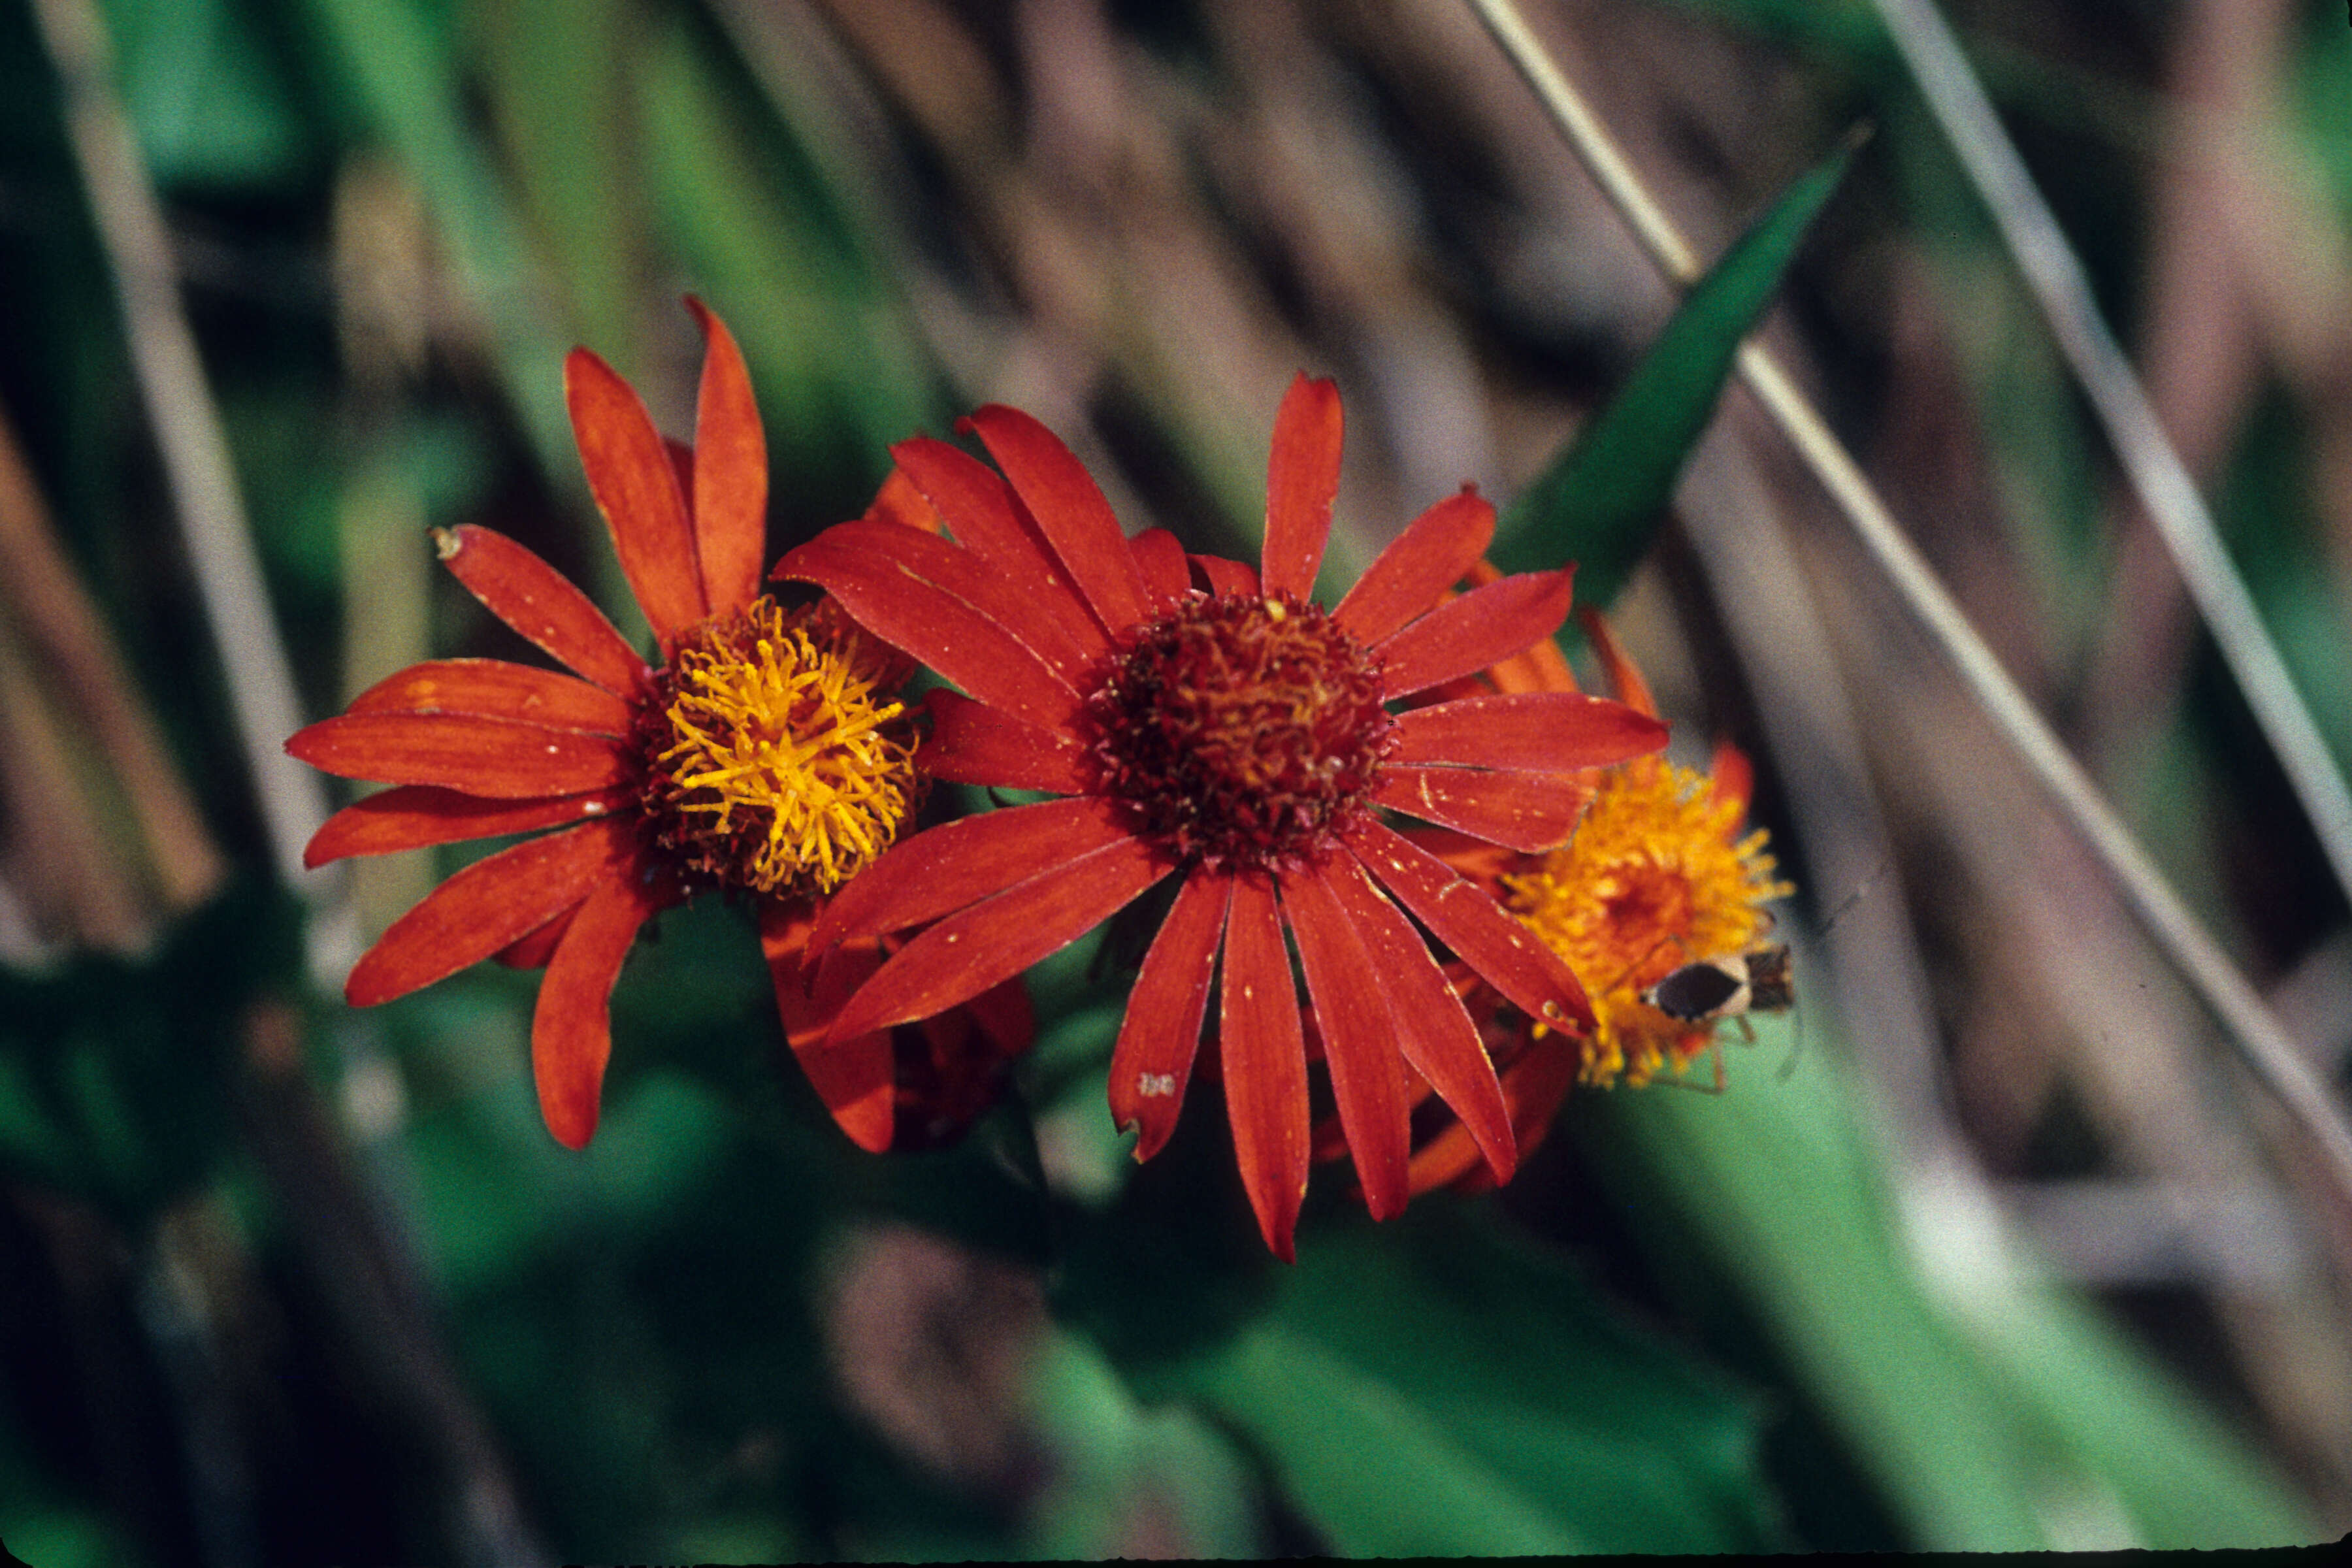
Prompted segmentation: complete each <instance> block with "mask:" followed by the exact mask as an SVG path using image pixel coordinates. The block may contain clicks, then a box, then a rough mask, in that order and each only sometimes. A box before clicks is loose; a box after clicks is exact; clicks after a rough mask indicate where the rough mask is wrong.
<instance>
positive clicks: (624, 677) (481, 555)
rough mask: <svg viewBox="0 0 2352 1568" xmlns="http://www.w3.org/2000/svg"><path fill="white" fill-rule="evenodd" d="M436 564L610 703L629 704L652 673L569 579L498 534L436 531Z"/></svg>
mask: <svg viewBox="0 0 2352 1568" xmlns="http://www.w3.org/2000/svg"><path fill="white" fill-rule="evenodd" d="M433 544H434V548H435V549H436V551H437V552H439V554H440V557H441V563H442V564H443V565H444V566H446V567H447V568H449V571H450V573H451V574H452V575H454V576H455V577H456V578H457V581H458V582H460V583H463V584H465V585H466V587H467V591H468V592H470V593H471V594H472V595H474V597H476V598H477V599H479V600H480V601H481V602H482V605H483V607H484V608H485V609H487V610H488V611H489V612H490V614H492V615H494V616H498V618H499V619H500V620H502V621H504V622H506V624H507V625H509V626H512V627H513V628H514V629H515V630H516V631H518V632H520V634H522V636H523V637H525V638H526V639H528V640H529V641H530V642H531V643H532V644H534V645H535V646H537V647H541V648H542V649H544V650H545V651H546V652H548V653H549V654H551V655H552V656H553V657H555V658H559V659H561V660H562V661H563V662H564V663H565V664H567V665H569V666H570V667H571V668H573V669H574V670H577V671H578V672H579V673H580V674H582V675H584V676H586V677H587V678H588V679H590V680H593V681H594V682H595V683H596V684H597V685H599V686H601V687H603V688H604V689H605V690H607V691H609V692H612V693H613V694H614V696H616V697H635V695H636V694H637V692H638V691H639V690H640V689H642V688H643V686H644V684H645V680H646V676H647V675H648V674H650V673H651V672H650V671H649V670H647V669H646V661H645V660H644V659H642V658H638V657H637V650H636V649H635V648H633V647H630V646H629V640H628V639H627V638H626V637H623V636H622V635H621V634H620V633H619V632H617V631H615V630H614V629H613V623H612V622H610V621H608V620H606V619H605V618H604V611H602V610H600V609H598V608H597V607H596V606H595V605H594V603H593V601H591V600H590V599H589V597H588V595H585V594H583V593H582V592H581V591H580V590H579V589H578V588H576V587H574V586H572V580H571V579H570V578H569V577H566V576H565V575H564V574H562V573H561V572H558V571H557V570H556V569H555V568H554V567H552V566H550V565H549V564H548V563H546V562H544V561H542V560H541V559H540V558H539V557H538V556H537V555H536V554H534V553H532V552H530V551H529V550H527V549H525V548H524V547H523V546H521V545H520V544H517V543H516V542H514V541H513V540H511V539H509V538H508V537H507V536H506V535H505V534H503V533H499V532H495V531H492V530H490V529H487V528H478V527H476V526H475V525H474V524H472V523H463V524H460V525H459V526H458V527H456V528H446V529H436V530H435V531H434V533H433Z"/></svg>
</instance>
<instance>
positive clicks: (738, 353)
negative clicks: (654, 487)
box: [686, 294, 768, 615]
mask: <svg viewBox="0 0 2352 1568" xmlns="http://www.w3.org/2000/svg"><path fill="white" fill-rule="evenodd" d="M686 308H687V309H688V310H691V311H693V312H694V319H695V321H698V322H699V323H700V324H701V327H702V335H703V337H704V338H705V339H707V340H708V346H707V347H706V348H705V349H704V350H703V355H702V387H701V392H700V395H699V396H698V400H697V402H696V405H695V411H694V484H693V488H692V489H689V490H688V492H687V493H688V494H689V495H690V496H692V497H693V498H694V506H693V512H694V545H695V551H696V553H697V554H698V557H699V558H700V561H701V564H702V589H703V594H704V596H705V597H707V598H708V599H709V601H710V610H711V613H712V614H713V615H728V614H730V613H732V612H734V611H737V610H740V609H742V608H743V607H745V606H746V605H749V604H751V601H752V600H754V599H756V598H758V597H759V596H760V565H761V556H762V555H764V554H766V553H767V549H768V437H767V434H766V433H765V432H764V431H762V430H761V428H760V408H759V405H757V404H756V403H754V402H752V400H751V373H750V372H749V371H747V370H745V369H744V368H743V351H742V350H741V349H740V348H737V347H736V346H735V334H734V333H732V332H730V331H728V330H727V323H726V322H724V321H720V320H719V317H718V315H717V314H716V313H715V312H714V311H712V310H711V309H710V308H709V306H707V305H705V304H704V303H703V302H702V301H701V300H698V299H696V298H695V297H694V296H693V295H691V294H689V295H688V296H687V297H686Z"/></svg>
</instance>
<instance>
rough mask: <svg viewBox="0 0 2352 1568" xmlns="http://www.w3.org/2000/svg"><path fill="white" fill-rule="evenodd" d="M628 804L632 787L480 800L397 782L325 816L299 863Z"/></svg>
mask: <svg viewBox="0 0 2352 1568" xmlns="http://www.w3.org/2000/svg"><path fill="white" fill-rule="evenodd" d="M634 805H635V791H634V790H629V789H608V790H598V791H597V792H596V793H595V794H593V795H560V796H557V797H554V798H552V799H548V800H512V801H509V800H485V799H483V798H482V797H481V796H479V795H466V794H463V793H461V792H460V791H457V790H453V789H440V788H437V787H436V786H434V785H432V784H402V785H401V786H399V787H398V788H397V789H388V790H384V791H383V792H382V793H380V794H376V795H370V796H368V797H367V798H366V799H365V800H362V801H360V802H358V803H356V804H354V805H347V806H345V807H343V809H342V810H341V811H339V812H337V813H335V815H334V816H331V817H329V818H327V820H326V823H325V824H324V825H323V826H320V829H319V831H318V832H317V833H316V834H314V835H312V836H311V838H310V843H309V844H308V845H306V846H304V847H303V850H302V864H304V865H305V866H312V867H317V866H325V865H329V864H331V863H332V862H334V861H337V860H342V859H347V858H350V857H352V856H354V855H390V854H393V853H394V852H396V851H398V850H402V849H422V848H424V847H425V846H427V845H431V844H458V843H462V842H464V841H465V840H467V839H468V838H495V837H498V836H499V835H500V834H504V833H524V832H528V831H529V830H530V829H531V828H534V827H553V826H558V825H560V824H564V823H573V822H589V821H593V820H594V819H595V818H597V817H600V816H613V815H614V814H615V813H618V812H623V811H626V810H629V809H631V808H632V807H633V806H634Z"/></svg>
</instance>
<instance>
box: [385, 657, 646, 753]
mask: <svg viewBox="0 0 2352 1568" xmlns="http://www.w3.org/2000/svg"><path fill="white" fill-rule="evenodd" d="M350 711H351V712H353V713H471V714H474V715H476V716H478V717H479V718H484V719H511V720H515V721H520V722H521V723H525V724H544V725H546V726H547V727H548V728H549V729H551V730H583V731H587V732H589V733H591V734H596V735H613V736H622V735H626V734H627V733H628V732H629V731H630V728H631V726H632V723H633V721H634V716H633V714H632V713H631V711H630V709H629V705H628V704H627V703H625V702H624V701H622V700H620V699H619V698H617V697H615V696H614V695H613V694H612V693H611V692H609V691H607V690H605V689H604V688H603V687H601V686H592V685H590V684H589V683H588V682H587V681H584V680H580V679H575V678H573V677H572V676H569V675H558V674H557V673H556V672H555V671H553V670H551V669H535V668H531V667H530V665H527V664H509V663H508V662H507V661H506V660H504V659H499V658H436V659H431V660H428V661H427V662H425V663H424V664H412V665H410V666H409V667H408V668H406V669H404V670H401V671H399V672H398V673H397V674H394V675H388V676H386V677H384V678H383V679H382V680H379V681H377V682H376V683H375V684H374V685H373V686H371V687H369V688H368V689H366V690H365V691H362V692H361V693H360V694H359V695H358V696H357V697H354V698H352V705H351V708H350Z"/></svg>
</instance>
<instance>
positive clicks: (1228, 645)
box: [1087, 592, 1395, 870]
mask: <svg viewBox="0 0 2352 1568" xmlns="http://www.w3.org/2000/svg"><path fill="white" fill-rule="evenodd" d="M1087 716H1088V718H1089V720H1090V721H1091V722H1092V725H1093V727H1094V730H1095V732H1096V736H1097V739H1096V741H1095V744H1094V747H1093V758H1094V763H1095V766H1096V769H1097V773H1098V775H1099V788H1100V789H1101V791H1102V792H1103V793H1105V794H1107V795H1113V796H1115V797H1117V798H1118V799H1121V800H1124V801H1125V802H1126V803H1127V804H1128V805H1129V806H1130V807H1131V808H1132V809H1133V810H1134V812H1135V813H1136V815H1137V816H1138V817H1139V828H1140V830H1141V831H1142V832H1143V833H1144V834H1146V835H1148V836H1150V837H1157V838H1159V839H1160V840H1161V841H1162V843H1164V844H1165V845H1166V847H1168V849H1169V851H1170V852H1171V854H1173V855H1174V856H1176V857H1177V858H1179V859H1180V860H1181V861H1183V862H1186V863H1188V864H1198V865H1202V866H1206V867H1207V868H1210V869H1212V870H1219V869H1226V868H1235V869H1244V870H1251V869H1288V868H1297V867H1298V866H1301V865H1304V864H1307V863H1309V862H1311V861H1314V860H1317V859H1319V858H1321V857H1322V856H1323V855H1324V854H1326V853H1327V852H1328V850H1329V849H1330V847H1332V846H1333V845H1334V844H1335V843H1336V841H1337V840H1336V837H1335V836H1336V835H1337V833H1338V832H1339V829H1340V828H1342V827H1344V826H1346V825H1347V822H1348V821H1349V817H1350V816H1351V814H1353V813H1355V812H1358V811H1360V810H1362V809H1364V808H1363V805H1362V802H1363V798H1364V796H1365V795H1366V794H1367V793H1368V792H1369V791H1370V789H1371V787H1372V784H1373V781H1374V779H1375V778H1376V777H1377V776H1378V773H1379V771H1380V764H1381V758H1382V757H1384V756H1385V755H1386V754H1387V753H1388V752H1389V750H1390V748H1391V745H1392V743H1393V731H1394V727H1395V726H1394V722H1393V721H1391V718H1390V717H1389V714H1388V712H1387V710H1385V709H1384V708H1382V706H1381V668H1380V661H1379V658H1378V657H1377V656H1376V655H1374V654H1373V653H1371V652H1370V650H1368V649H1367V648H1365V647H1363V646H1362V645H1361V644H1360V643H1359V642H1357V641H1356V639H1355V638H1354V637H1350V636H1349V635H1348V633H1347V632H1346V631H1344V630H1342V629H1341V628H1340V627H1339V626H1338V625H1336V624H1335V623H1334V622H1333V621H1332V619H1331V617H1330V616H1328V615H1327V614H1325V613H1324V611H1323V610H1322V609H1320V608H1319V607H1318V606H1317V605H1312V604H1309V603H1307V602H1305V601H1303V600H1301V599H1298V598H1297V597H1296V596H1294V595H1290V594H1288V593H1283V592H1276V593H1264V594H1238V595H1219V596H1215V597H1207V596H1197V597H1194V598H1192V599H1190V600H1188V601H1187V602H1186V603H1185V604H1184V605H1181V607H1179V608H1178V609H1176V610H1174V611H1172V612H1171V613H1170V614H1168V615H1166V616H1161V617H1160V619H1158V620H1156V621H1153V622H1151V623H1150V624H1149V625H1147V626H1145V627H1144V628H1143V629H1142V631H1141V632H1140V633H1139V635H1138V637H1136V640H1135V642H1134V643H1133V645H1132V646H1131V647H1129V648H1128V649H1127V651H1126V652H1125V653H1124V654H1121V655H1118V656H1116V657H1115V658H1114V659H1113V661H1112V664H1111V668H1110V671H1109V674H1108V678H1107V679H1105V680H1104V681H1103V683H1102V685H1101V686H1100V688H1099V689H1097V691H1096V692H1095V693H1094V695H1093V696H1092V697H1091V698H1089V699H1088V700H1087Z"/></svg>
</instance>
